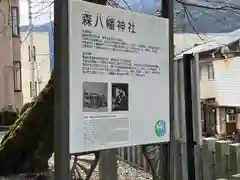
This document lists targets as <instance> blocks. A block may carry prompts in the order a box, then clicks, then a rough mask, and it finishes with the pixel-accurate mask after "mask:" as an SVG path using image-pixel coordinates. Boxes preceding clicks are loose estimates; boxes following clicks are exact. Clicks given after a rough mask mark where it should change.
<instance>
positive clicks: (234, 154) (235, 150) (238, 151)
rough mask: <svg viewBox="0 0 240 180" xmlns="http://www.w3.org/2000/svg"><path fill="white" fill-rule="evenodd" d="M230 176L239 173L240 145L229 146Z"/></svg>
mask: <svg viewBox="0 0 240 180" xmlns="http://www.w3.org/2000/svg"><path fill="white" fill-rule="evenodd" d="M229 151H230V170H231V172H230V175H234V174H237V173H238V172H240V143H234V144H231V145H230V149H229Z"/></svg>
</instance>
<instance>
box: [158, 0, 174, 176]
mask: <svg viewBox="0 0 240 180" xmlns="http://www.w3.org/2000/svg"><path fill="white" fill-rule="evenodd" d="M173 6H174V0H162V1H161V9H162V17H163V18H166V19H168V23H169V25H168V28H169V118H170V143H168V144H167V146H168V154H167V156H166V158H167V161H166V162H167V163H168V164H166V166H168V173H167V174H168V176H167V177H164V178H166V179H170V180H174V178H175V177H176V175H175V173H176V167H175V157H176V153H175V138H174V36H173V33H174V19H173V13H174V12H173Z"/></svg>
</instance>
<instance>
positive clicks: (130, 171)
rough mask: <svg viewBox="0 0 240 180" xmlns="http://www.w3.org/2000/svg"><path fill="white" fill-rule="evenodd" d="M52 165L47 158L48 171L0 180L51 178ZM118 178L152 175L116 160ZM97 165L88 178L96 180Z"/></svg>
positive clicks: (144, 179) (146, 179)
mask: <svg viewBox="0 0 240 180" xmlns="http://www.w3.org/2000/svg"><path fill="white" fill-rule="evenodd" d="M53 166H54V161H53V158H52V159H50V160H49V171H48V172H44V173H40V174H32V175H30V174H20V175H16V176H11V177H0V180H53V179H54V175H53ZM117 167H118V180H133V179H134V180H151V179H152V177H151V175H150V174H148V173H146V172H143V171H141V170H137V169H135V168H132V167H131V166H130V165H128V164H126V163H124V162H122V161H118V162H117ZM98 179H99V178H98V167H96V169H95V170H94V172H93V174H92V177H91V178H90V180H98Z"/></svg>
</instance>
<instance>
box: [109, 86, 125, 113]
mask: <svg viewBox="0 0 240 180" xmlns="http://www.w3.org/2000/svg"><path fill="white" fill-rule="evenodd" d="M112 111H128V84H125V83H113V84H112Z"/></svg>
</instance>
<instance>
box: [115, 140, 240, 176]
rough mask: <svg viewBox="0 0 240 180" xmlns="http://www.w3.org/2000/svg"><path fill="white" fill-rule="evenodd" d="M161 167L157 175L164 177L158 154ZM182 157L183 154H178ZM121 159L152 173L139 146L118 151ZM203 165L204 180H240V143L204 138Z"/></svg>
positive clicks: (159, 158) (202, 148) (162, 163)
mask: <svg viewBox="0 0 240 180" xmlns="http://www.w3.org/2000/svg"><path fill="white" fill-rule="evenodd" d="M158 153H159V155H158V156H157V155H156V157H158V159H157V158H156V159H155V160H156V161H157V160H158V161H159V160H160V162H161V163H160V166H159V168H158V171H161V172H158V173H157V174H159V175H162V173H163V172H164V170H163V165H164V162H163V159H161V154H160V153H161V152H160V151H159V152H158ZM178 155H179V156H181V154H178ZM118 156H119V157H120V159H122V160H124V161H126V162H127V163H129V164H130V165H132V166H134V167H135V168H140V169H143V170H144V171H146V172H149V173H150V168H149V166H148V164H147V162H146V160H145V158H144V156H143V155H142V152H141V149H140V147H139V146H133V147H127V148H120V149H119V150H118ZM201 162H202V163H201V164H202V167H201V169H202V178H203V180H240V143H234V144H233V143H232V142H231V141H217V139H215V138H204V139H203V146H202V147H201ZM238 173H239V174H238Z"/></svg>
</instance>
